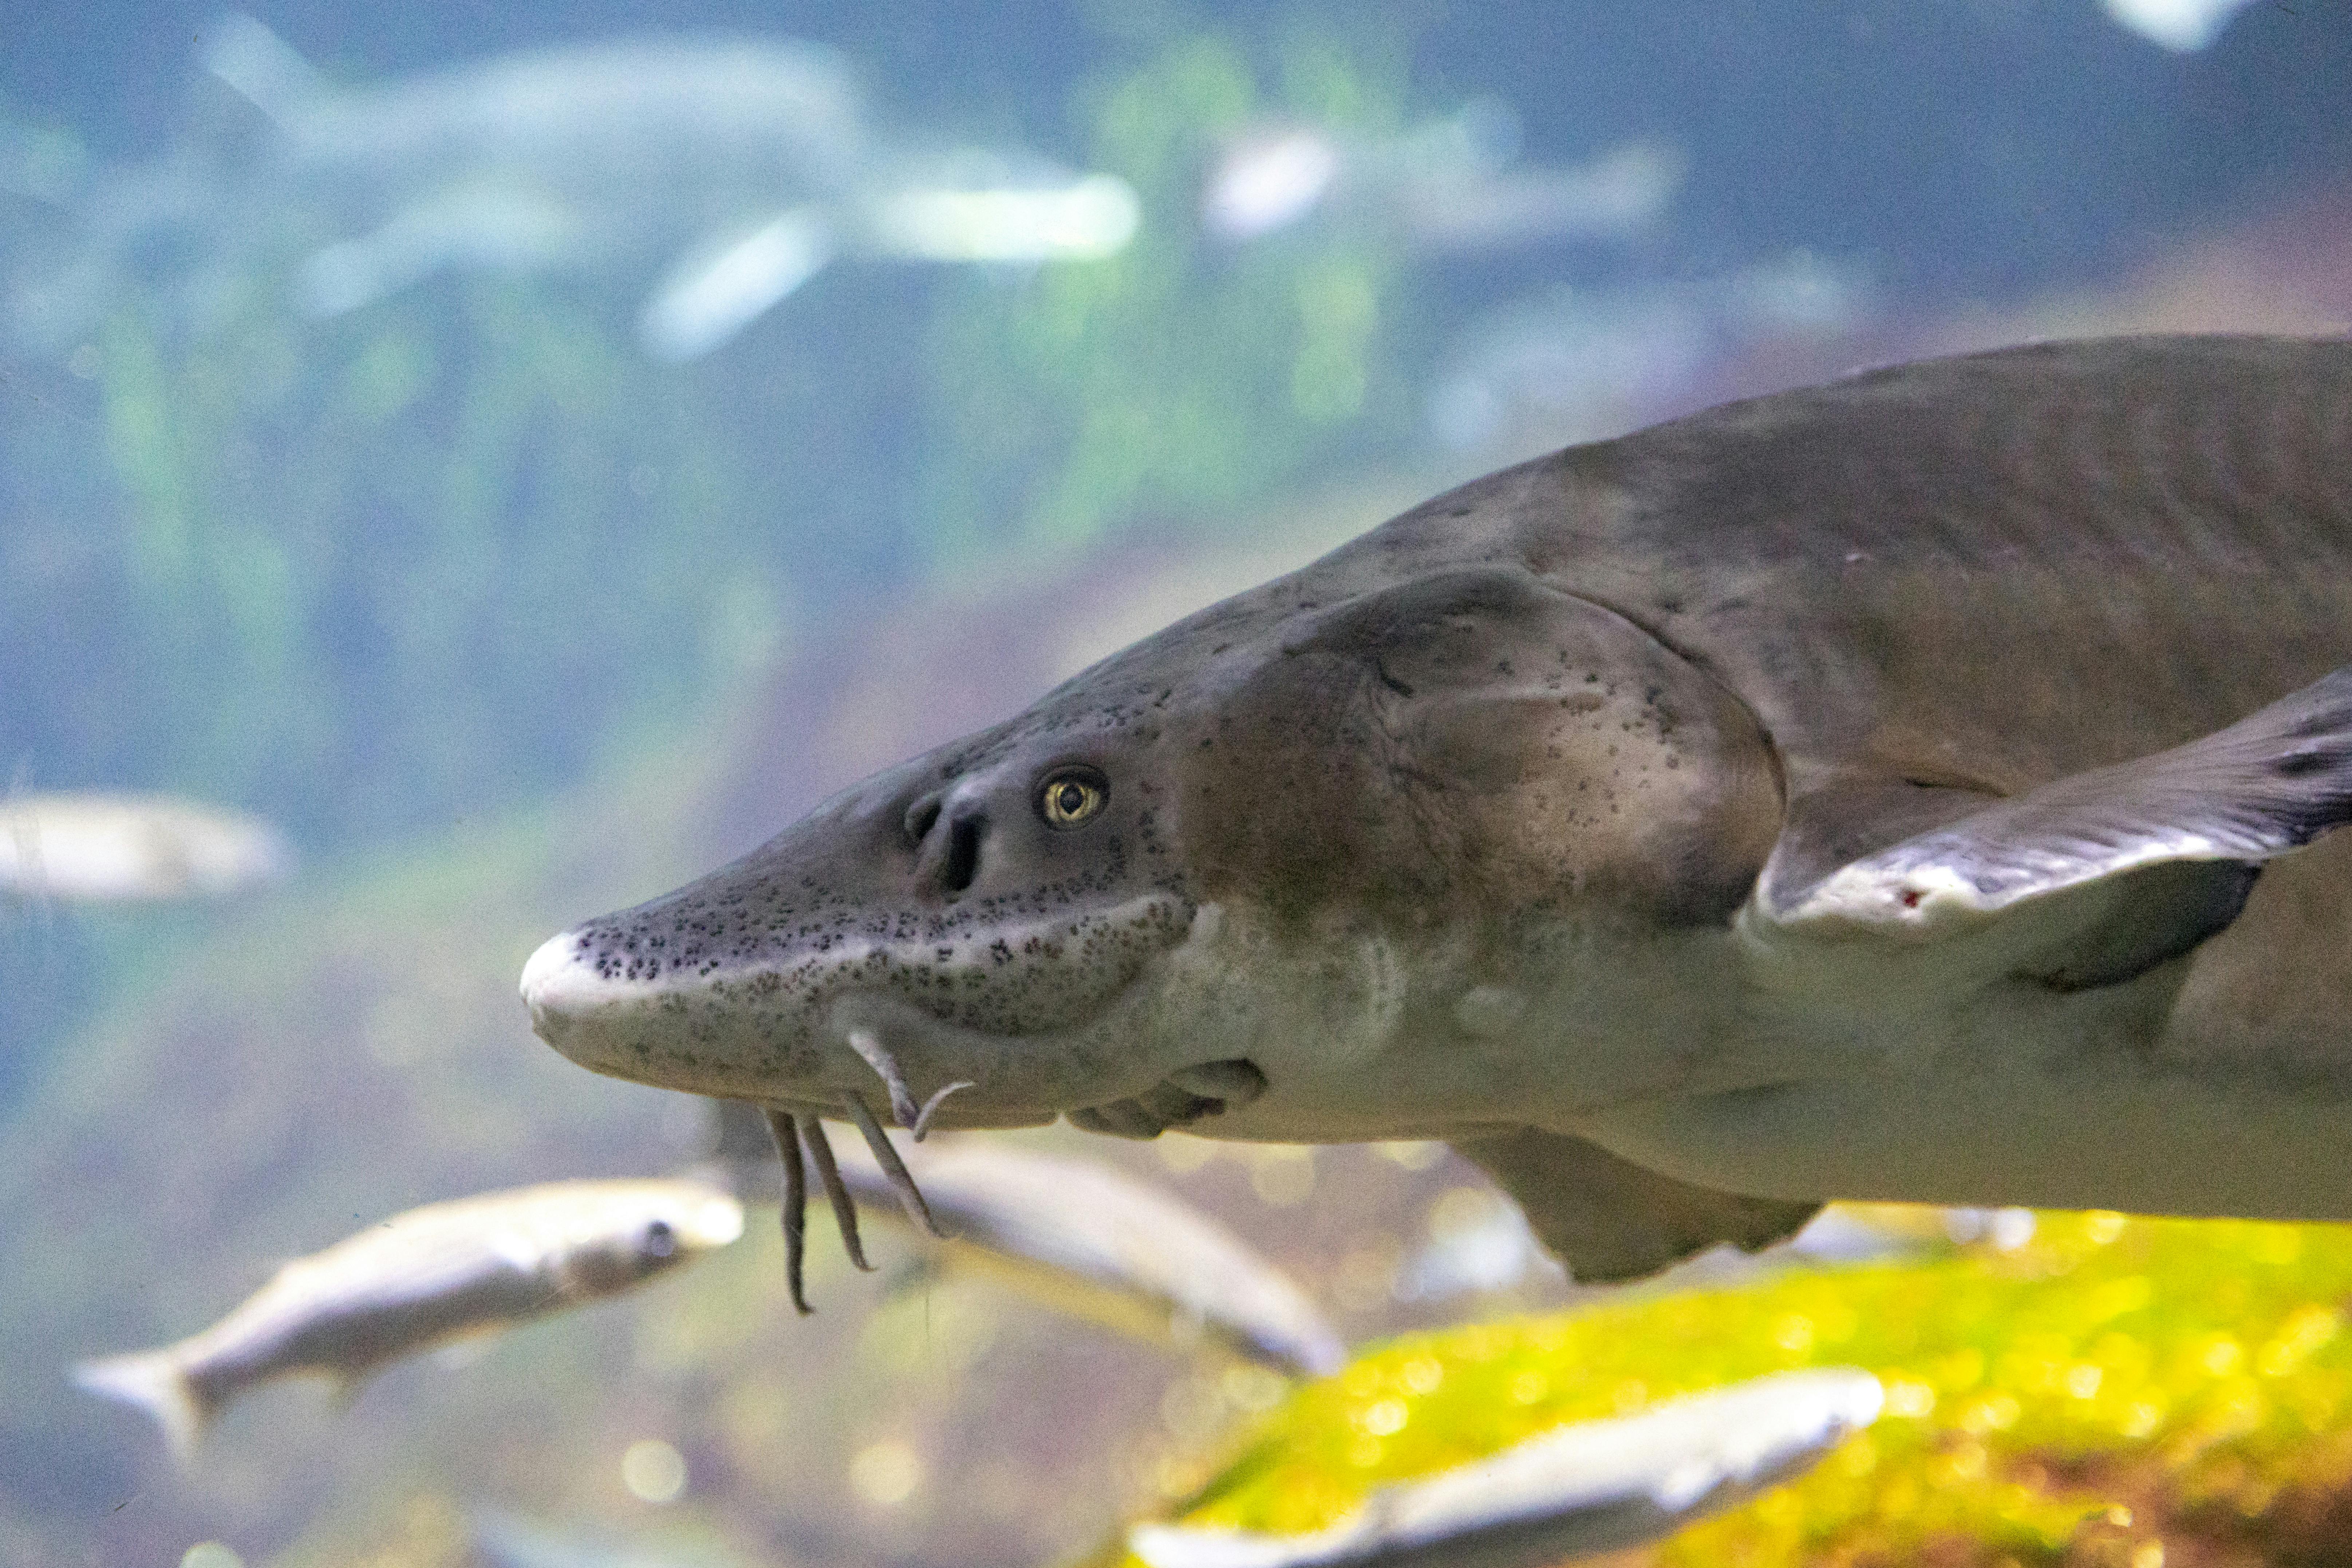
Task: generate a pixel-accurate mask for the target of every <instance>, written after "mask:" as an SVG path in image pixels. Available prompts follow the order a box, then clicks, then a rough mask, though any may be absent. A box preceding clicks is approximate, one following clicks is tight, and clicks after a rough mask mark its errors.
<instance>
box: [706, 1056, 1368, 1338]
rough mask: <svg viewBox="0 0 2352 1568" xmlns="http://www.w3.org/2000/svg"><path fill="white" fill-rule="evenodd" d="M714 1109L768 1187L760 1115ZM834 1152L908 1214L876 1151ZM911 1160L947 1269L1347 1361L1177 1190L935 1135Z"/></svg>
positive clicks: (1087, 1164) (1120, 1323)
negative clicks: (940, 1234) (940, 1233)
mask: <svg viewBox="0 0 2352 1568" xmlns="http://www.w3.org/2000/svg"><path fill="white" fill-rule="evenodd" d="M719 1107H720V1109H719V1112H718V1116H719V1122H720V1128H719V1147H720V1150H721V1152H722V1155H723V1157H725V1158H726V1159H727V1160H728V1161H729V1163H730V1166H731V1167H732V1168H733V1169H735V1170H737V1171H739V1172H741V1173H745V1175H746V1176H748V1177H749V1179H750V1180H751V1181H753V1182H755V1183H758V1184H761V1185H764V1186H767V1187H770V1188H772V1185H773V1182H774V1176H773V1171H774V1168H775V1166H774V1153H773V1151H772V1147H771V1145H770V1142H769V1139H768V1133H767V1130H766V1128H765V1127H764V1126H763V1125H761V1121H760V1119H759V1113H758V1112H757V1111H756V1110H753V1109H752V1108H751V1107H750V1106H747V1105H744V1104H741V1103H740V1102H738V1101H720V1102H719ZM832 1147H833V1148H834V1149H835V1163H836V1164H837V1166H838V1169H839V1171H840V1173H841V1180H842V1183H843V1184H844V1186H845V1187H846V1188H847V1189H848V1191H849V1194H850V1195H851V1196H852V1197H854V1198H856V1199H857V1200H859V1201H861V1202H863V1203H864V1204H865V1205H866V1206H867V1210H868V1212H870V1213H872V1214H877V1215H883V1216H884V1217H886V1218H887V1219H889V1220H891V1221H893V1222H894V1223H896V1222H898V1221H899V1220H902V1219H903V1218H904V1217H905V1216H904V1215H903V1212H902V1209H901V1207H900V1197H899V1194H898V1189H897V1188H896V1187H894V1186H893V1185H892V1184H891V1182H890V1180H889V1178H888V1176H887V1174H886V1173H885V1172H884V1171H883V1169H882V1167H881V1165H880V1164H879V1163H877V1161H876V1160H875V1158H874V1156H873V1155H872V1154H870V1153H868V1152H866V1150H865V1149H864V1148H863V1147H861V1146H859V1145H857V1144H856V1143H853V1142H850V1141H848V1140H843V1141H842V1142H840V1143H839V1144H835V1145H832ZM905 1158H906V1161H907V1163H908V1167H909V1169H910V1170H911V1171H912V1172H913V1173H914V1176H915V1178H916V1180H917V1182H918V1183H919V1184H920V1186H921V1188H922V1194H923V1197H924V1200H925V1201H926V1202H927V1203H928V1204H929V1206H930V1212H931V1215H932V1217H933V1218H934V1219H935V1220H936V1221H937V1222H938V1225H939V1227H940V1230H942V1231H944V1232H946V1234H947V1239H946V1240H945V1241H942V1242H940V1243H939V1244H938V1245H939V1255H940V1259H941V1261H943V1262H944V1263H946V1264H948V1265H950V1266H951V1267H955V1268H964V1269H969V1270H971V1271H972V1272H974V1273H977V1274H982V1275H984V1276H986V1277H988V1278H991V1279H996V1280H998V1281H999V1282H1001V1283H1003V1284H1004V1285H1005V1286H1007V1287H1009V1288H1010V1289H1013V1290H1015V1291H1017V1292H1019V1293H1020V1294H1021V1295H1023V1296H1025V1297H1027V1298H1028V1299H1029V1300H1033V1301H1036V1302H1038V1303H1040V1304H1041V1305H1044V1306H1047V1307H1050V1308H1053V1309H1054V1310H1056V1311H1061V1312H1067V1313H1069V1314H1070V1315H1072V1316H1074V1317H1079V1318H1085V1319H1087V1320H1088V1321H1092V1322H1097V1323H1100V1324H1101V1325H1103V1326H1104V1327H1106V1328H1108V1329H1112V1330H1115V1331H1118V1332H1120V1333H1124V1334H1128V1335H1130V1336H1133V1337H1135V1338H1139V1339H1144V1340H1150V1341H1157V1342H1163V1343H1164V1342H1168V1341H1170V1340H1171V1339H1172V1340H1177V1341H1180V1342H1181V1341H1187V1340H1192V1339H1196V1338H1205V1339H1207V1340H1209V1341H1211V1342H1214V1343H1216V1344H1218V1345H1220V1346H1222V1347H1223V1348H1224V1349H1226V1350H1228V1351H1230V1352H1233V1353H1234V1354H1237V1355H1240V1356H1243V1357H1244V1358H1246V1359H1248V1360H1250V1361H1254V1362H1256V1363H1259V1364H1261V1365H1265V1366H1269V1367H1272V1368H1274V1369H1275V1370H1276V1371H1279V1372H1283V1373H1289V1374H1291V1375H1293V1376H1302V1377H1319V1376H1323V1375H1325V1374H1327V1373H1333V1372H1337V1371H1338V1370H1339V1367H1340V1366H1341V1365H1342V1364H1344V1363H1346V1361H1347V1359H1348V1353H1347V1347H1346V1346H1345V1344H1344V1343H1343V1342H1341V1340H1340V1338H1339V1334H1338V1332H1337V1331H1335V1330H1333V1328H1332V1327H1331V1325H1330V1323H1329V1322H1328V1321H1326V1320H1325V1318H1324V1316H1323V1314H1322V1313H1321V1312H1320V1311H1319V1310H1318V1309H1317V1308H1316V1306H1315V1304H1314V1302H1313V1301H1312V1300H1310V1299H1309V1298H1308V1297H1307V1293H1306V1292H1305V1291H1304V1290H1302V1289H1299V1287H1298V1286H1297V1283H1296V1282H1295V1281H1293V1280H1292V1279H1290V1277H1289V1276H1288V1275H1286V1274H1285V1273H1284V1272H1283V1271H1282V1270H1281V1269H1280V1268H1276V1266H1275V1265H1274V1264H1273V1263H1271V1262H1269V1261H1268V1260H1267V1259H1266V1258H1264V1257H1263V1256H1261V1255H1260V1254H1259V1253H1258V1252H1257V1251H1256V1250H1255V1249H1254V1248H1253V1247H1250V1246H1249V1245H1248V1244H1247V1243H1245V1242H1244V1241H1243V1240H1242V1239H1241V1238H1240V1237H1237V1236H1235V1235H1234V1233H1233V1232H1232V1231H1230V1230H1227V1229H1226V1228H1225V1227H1224V1226H1222V1225H1220V1224H1218V1223H1217V1222H1216V1221H1215V1220H1213V1219H1212V1218H1210V1217H1209V1216H1208V1215H1205V1214H1202V1212H1201V1211H1200V1210H1199V1209H1197V1208H1194V1207H1193V1206H1192V1205H1190V1204H1188V1203H1186V1202H1184V1201H1183V1200H1182V1199H1181V1198H1179V1197H1177V1196H1176V1195H1175V1194H1172V1193H1169V1192H1165V1191H1162V1190H1160V1189H1159V1188H1156V1187H1153V1186H1151V1185H1150V1184H1147V1183H1144V1182H1140V1181H1138V1180H1136V1179H1135V1178H1133V1177H1131V1176H1129V1175H1127V1174H1125V1173H1122V1172H1120V1171H1119V1170H1118V1169H1117V1168H1116V1167H1114V1166H1111V1165H1108V1164H1105V1163H1101V1162H1099V1161H1093V1160H1076V1159H1066V1158H1063V1157H1060V1156H1057V1155H1053V1154H1042V1153H1038V1152H1034V1151H1033V1150H1028V1149H1024V1148H1021V1147H1019V1146H1018V1145H1015V1144H1011V1143H1007V1142H1003V1140H982V1139H949V1140H944V1141H941V1142H927V1143H926V1144H924V1146H923V1147H922V1149H921V1150H919V1151H908V1152H907V1153H906V1155H905Z"/></svg>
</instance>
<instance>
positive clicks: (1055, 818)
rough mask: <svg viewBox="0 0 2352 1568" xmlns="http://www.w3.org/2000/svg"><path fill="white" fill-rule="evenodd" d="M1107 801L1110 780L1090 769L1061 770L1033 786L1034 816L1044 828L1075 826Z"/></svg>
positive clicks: (1079, 824) (1081, 823)
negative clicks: (1035, 798)
mask: <svg viewBox="0 0 2352 1568" xmlns="http://www.w3.org/2000/svg"><path fill="white" fill-rule="evenodd" d="M1108 799H1110V781H1109V780H1108V779H1107V778H1105V777H1103V776H1102V774H1100V773H1097V772H1095V770H1094V769H1092V768H1061V769H1058V770H1056V771H1055V772H1054V773H1048V774H1046V775H1045V783H1044V784H1040V785H1038V786H1037V815H1038V816H1042V817H1044V818H1045V826H1048V827H1077V826H1082V825H1084V824H1085V823H1086V822H1087V819H1088V818H1090V817H1092V816H1094V815H1095V814H1096V813H1097V812H1098V811H1100V810H1101V809H1102V808H1103V803H1104V802H1105V801H1108Z"/></svg>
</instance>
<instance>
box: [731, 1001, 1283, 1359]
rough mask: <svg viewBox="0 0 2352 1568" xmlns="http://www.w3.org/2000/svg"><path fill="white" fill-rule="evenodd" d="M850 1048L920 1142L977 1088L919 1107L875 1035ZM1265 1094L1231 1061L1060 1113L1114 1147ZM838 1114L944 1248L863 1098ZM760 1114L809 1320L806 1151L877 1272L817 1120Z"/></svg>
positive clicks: (836, 1211)
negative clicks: (934, 1120)
mask: <svg viewBox="0 0 2352 1568" xmlns="http://www.w3.org/2000/svg"><path fill="white" fill-rule="evenodd" d="M848 1040H849V1046H850V1048H851V1049H852V1050H854V1051H856V1053H857V1055H858V1056H859V1057H860V1058H863V1059H864V1060H865V1062H866V1065H867V1066H868V1067H870V1068H873V1069H874V1072H875V1076H876V1077H877V1078H879V1079H881V1080H882V1084H883V1088H884V1090H885V1091H886V1092H887V1095H888V1097H889V1101H890V1109H891V1114H892V1116H893V1117H894V1118H895V1119H896V1120H897V1121H898V1125H899V1126H900V1127H902V1128H904V1129H905V1130H907V1131H908V1132H911V1133H912V1134H914V1138H915V1142H918V1143H919V1142H922V1141H923V1137H924V1135H925V1134H926V1133H928V1132H929V1131H930V1123H931V1115H932V1113H933V1112H934V1111H936V1110H938V1109H939V1108H940V1102H941V1101H942V1100H946V1099H947V1098H948V1097H949V1096H950V1095H951V1094H954V1093H956V1092H958V1091H959V1090H961V1089H972V1088H975V1087H977V1086H976V1085H974V1084H972V1083H971V1082H968V1081H964V1080H958V1081H956V1082H953V1083H950V1084H946V1085H943V1086H942V1087H940V1089H935V1090H933V1091H932V1093H931V1095H930V1097H929V1099H928V1100H922V1101H921V1102H919V1103H918V1102H917V1100H916V1099H915V1096H914V1092H913V1091H912V1090H911V1089H909V1088H908V1085H907V1078H906V1074H905V1072H904V1071H903V1070H901V1068H899V1066H898V1058H896V1057H894V1056H892V1055H891V1054H890V1049H889V1047H887V1046H886V1045H885V1044H883V1042H882V1039H881V1037H880V1036H879V1035H877V1034H876V1033H875V1032H874V1031H872V1030H870V1029H865V1028H852V1029H851V1030H849V1031H848ZM1263 1093H1265V1073H1263V1072H1261V1071H1259V1070H1258V1068H1257V1066H1256V1064H1255V1063H1253V1062H1250V1061H1248V1060H1246V1059H1244V1058H1230V1059H1227V1060H1223V1061H1213V1062H1202V1063H1199V1064H1197V1065H1196V1066H1193V1067H1189V1068H1178V1069H1177V1070H1176V1071H1174V1072H1172V1073H1170V1074H1169V1075H1168V1076H1167V1077H1166V1078H1164V1079H1160V1081H1159V1082H1158V1083H1156V1084H1154V1085H1152V1086H1151V1087H1150V1089H1146V1090H1144V1091H1143V1092H1142V1093H1141V1094H1138V1095H1130V1096H1128V1097H1127V1098H1125V1099H1122V1100H1113V1101H1110V1102H1109V1103H1108V1104H1105V1105H1096V1106H1082V1107H1079V1108H1077V1109H1075V1110H1070V1111H1068V1112H1067V1113H1066V1114H1067V1115H1068V1117H1069V1119H1070V1121H1071V1123H1072V1125H1074V1126H1077V1127H1082V1128H1084V1129H1086V1130H1087V1131H1090V1132H1107V1133H1109V1134H1111V1135H1113V1136H1114V1137H1120V1138H1154V1137H1157V1136H1159V1135H1160V1133H1161V1132H1163V1131H1167V1130H1168V1129H1169V1128H1171V1127H1181V1126H1185V1125H1188V1124H1190V1123H1192V1122H1194V1121H1200V1120H1202V1118H1204V1117H1209V1116H1215V1115H1219V1114H1221V1113H1223V1111H1224V1110H1227V1109H1228V1108H1230V1107H1233V1106H1237V1105H1246V1104H1248V1103H1249V1102H1250V1101H1251V1100H1255V1099H1256V1098H1257V1097H1258V1096H1259V1095H1261V1094H1263ZM841 1109H842V1110H843V1112H845V1114H846V1116H847V1118H848V1120H849V1121H851V1122H852V1123H853V1124H854V1125H855V1126H856V1129H857V1131H858V1133H859V1134H860V1135H861V1136H862V1137H864V1138H865V1140H866V1147H867V1148H868V1149H870V1150H871V1151H873V1153H874V1161H875V1163H876V1164H877V1165H879V1166H880V1167H881V1168H882V1174H883V1176H884V1178H885V1179H886V1180H887V1181H888V1183H889V1184H890V1189H891V1191H892V1193H893V1194H896V1195H897V1197H898V1206H899V1207H900V1208H902V1209H904V1210H905V1211H906V1214H907V1218H908V1220H909V1221H911V1222H912V1223H913V1224H914V1226H916V1228H917V1229H919V1230H921V1231H924V1232H926V1233H927V1234H929V1235H930V1236H933V1237H938V1238H939V1239H940V1240H942V1241H944V1240H946V1239H947V1235H946V1233H945V1232H943V1231H942V1230H940V1227H939V1223H938V1222H937V1221H936V1220H934V1219H933V1218H932V1217H931V1208H930V1205H929V1204H928V1203H925V1202H924V1201H923V1193H922V1189H921V1188H920V1187H919V1186H918V1185H916V1183H915V1177H914V1173H912V1172H910V1171H908V1169H907V1163H906V1162H905V1161H904V1160H902V1159H900V1158H899V1156H898V1150H897V1149H896V1148H895V1147H894V1146H893V1145H892V1144H891V1142H890V1135H889V1134H888V1133H887V1132H886V1131H884V1130H883V1128H882V1124H881V1123H880V1122H879V1121H877V1120H875V1116H874V1112H873V1110H871V1109H870V1108H869V1107H868V1106H867V1105H866V1100H865V1097H864V1096H862V1095H860V1094H859V1093H857V1091H856V1090H855V1089H849V1090H845V1091H844V1093H843V1095H842V1106H841ZM761 1110H762V1111H763V1112H764V1114H765V1115H766V1117H767V1121H768V1131H769V1133H770V1135H771V1136H772V1138H773V1139H774V1140H775V1144H776V1155H777V1158H778V1159H780V1160H781V1161H782V1163H783V1167H784V1183H783V1212H782V1222H783V1232H784V1282H785V1285H786V1287H787V1288H788V1289H789V1290H790V1292H791V1295H792V1301H793V1310H796V1311H798V1312H800V1313H801V1314H802V1315H803V1316H806V1315H807V1314H808V1313H809V1312H811V1311H813V1310H814V1308H812V1307H810V1305H809V1303H808V1294H807V1289H806V1287H805V1273H806V1264H807V1254H808V1172H807V1169H806V1167H805V1166H803V1163H802V1159H801V1156H802V1151H803V1145H805V1147H806V1151H807V1154H808V1163H809V1164H813V1165H814V1166H815V1167H816V1173H817V1181H818V1184H820V1185H821V1186H822V1187H823V1188H824V1197H825V1203H826V1205H827V1206H828V1207H830V1208H831V1209H832V1211H833V1222H834V1226H835V1229H837V1230H838V1231H839V1232H840V1233H841V1245H842V1249H843V1250H844V1251H845V1252H846V1253H848V1254H849V1261H850V1262H851V1263H853V1264H854V1265H856V1267H857V1268H860V1269H863V1270H866V1271H867V1272H871V1271H872V1269H873V1265H872V1264H870V1263H868V1262H866V1249H865V1247H864V1245H863V1243H862V1242H861V1240H860V1238H859V1237H858V1234H857V1205H856V1199H854V1198H853V1197H851V1195H850V1193H849V1189H848V1187H847V1185H846V1184H844V1182H843V1181H842V1179H841V1168H840V1164H839V1163H838V1162H837V1161H836V1160H835V1158H834V1153H833V1144H832V1142H831V1141H830V1140H829V1139H828V1138H827V1137H826V1135H825V1131H824V1121H823V1120H822V1119H821V1113H819V1112H817V1111H814V1110H806V1109H786V1108H785V1107H782V1106H778V1105H769V1106H763V1107H761Z"/></svg>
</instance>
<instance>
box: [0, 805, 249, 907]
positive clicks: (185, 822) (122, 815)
mask: <svg viewBox="0 0 2352 1568" xmlns="http://www.w3.org/2000/svg"><path fill="white" fill-rule="evenodd" d="M293 867H294V852H293V850H292V849H291V848H290V847H289V846H288V845H287V843H286V841H285V839H284V838H283V837H279V835H278V830H277V829H275V828H273V827H271V826H269V825H268V824H267V823H265V822H261V821H259V820H257V819H256V818H254V817H250V816H241V815H239V814H237V813H235V812H228V811H223V810H220V809H219V808H217V807H215V806H208V805H196V804H195V803H194V802H192V801H184V800H175V799H173V798H171V797H170V796H167V795H97V794H89V795H81V794H58V795H11V796H7V797H5V798H0V894H5V895H11V896H14V897H16V898H20V899H39V898H49V899H64V900H75V901H87V902H92V903H100V902H127V901H133V900H158V899H184V898H196V897H216V896H219V895H223V894H228V893H237V892H243V891H245V890H247V889H251V888H257V887H263V886H266V885H268V884H269V883H272V882H278V881H282V880H284V879H285V878H286V877H287V876H289V874H290V873H291V872H292V870H293Z"/></svg>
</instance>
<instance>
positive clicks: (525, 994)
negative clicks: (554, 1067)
mask: <svg viewBox="0 0 2352 1568" xmlns="http://www.w3.org/2000/svg"><path fill="white" fill-rule="evenodd" d="M647 989H648V988H647V987H646V986H645V985H644V984H641V983H633V982H630V981H627V980H622V979H616V978H614V976H613V975H612V974H611V973H610V972H609V966H603V965H600V964H599V963H597V962H596V959H595V955H594V944H593V942H592V941H591V940H589V939H588V937H587V934H586V933H585V932H583V931H579V930H573V931H561V932H558V933H557V934H556V935H554V936H551V937H550V938H548V939H547V940H546V941H545V942H541V943H540V944H539V949H538V951H537V952H533V953H532V954H531V955H530V962H529V963H525V964H524V965H523V966H522V1000H523V1005H525V1006H526V1007H529V1008H530V1027H531V1032H532V1033H533V1034H536V1035H537V1036H538V1037H540V1038H541V1039H542V1040H545V1041H546V1042H547V1043H548V1044H549V1045H551V1046H552V1047H555V1048H556V1049H557V1050H558V1051H561V1052H562V1054H563V1055H564V1056H566V1057H568V1058H571V1059H572V1061H575V1062H577V1063H579V1064H580V1065H581V1066H582V1067H584V1068H590V1069H592V1070H593V1071H596V1072H602V1073H613V1074H616V1075H618V1076H620V1077H624V1078H627V1077H633V1076H635V1075H634V1074H631V1073H629V1072H627V1071H626V1070H625V1069H624V1068H622V1067H621V1066H620V1065H619V1063H618V1060H617V1058H615V1056H614V1050H613V1047H614V1043H615V1041H614V1030H613V1028H612V1027H611V1026H612V1024H613V1023H614V1021H615V1019H616V1016H617V1015H620V1014H624V1013H626V1012H628V1011H630V1010H631V1007H630V1004H631V1003H632V1002H635V1003H636V1004H638V1005H643V1003H644V1001H645V1000H646V997H645V993H646V990H647Z"/></svg>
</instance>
